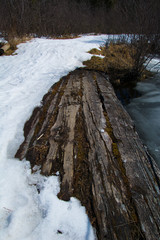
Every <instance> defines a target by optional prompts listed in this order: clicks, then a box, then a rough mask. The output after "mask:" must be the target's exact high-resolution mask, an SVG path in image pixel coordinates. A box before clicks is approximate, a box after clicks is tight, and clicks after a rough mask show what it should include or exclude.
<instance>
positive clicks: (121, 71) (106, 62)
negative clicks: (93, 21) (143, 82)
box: [83, 42, 148, 84]
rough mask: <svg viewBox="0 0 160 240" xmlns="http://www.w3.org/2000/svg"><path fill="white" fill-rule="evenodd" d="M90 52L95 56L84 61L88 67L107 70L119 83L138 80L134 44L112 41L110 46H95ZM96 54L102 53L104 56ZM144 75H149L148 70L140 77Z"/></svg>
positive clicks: (111, 78)
mask: <svg viewBox="0 0 160 240" xmlns="http://www.w3.org/2000/svg"><path fill="white" fill-rule="evenodd" d="M89 53H90V54H93V55H94V56H92V58H91V59H90V60H88V61H85V62H83V64H84V65H85V66H86V68H87V69H92V70H97V71H102V72H105V73H107V74H108V75H109V76H110V80H111V81H113V82H114V83H118V84H119V83H120V82H121V81H125V82H126V81H128V80H137V79H136V78H137V76H138V75H136V74H137V72H136V71H135V61H136V58H135V56H136V49H135V47H134V46H132V45H130V44H125V43H112V42H111V43H110V44H109V46H108V47H101V48H100V49H95V48H94V49H92V50H90V51H89ZM95 55H102V56H104V58H101V57H99V56H95ZM144 76H145V77H146V76H148V72H147V71H144V72H143V73H142V74H141V75H140V77H139V76H138V77H139V78H140V79H142V78H144Z"/></svg>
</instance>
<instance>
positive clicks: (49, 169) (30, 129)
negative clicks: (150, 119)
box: [16, 70, 160, 240]
mask: <svg viewBox="0 0 160 240" xmlns="http://www.w3.org/2000/svg"><path fill="white" fill-rule="evenodd" d="M24 136H25V141H24V142H23V143H22V145H21V146H20V148H19V150H18V151H17V154H16V157H18V158H20V159H23V158H26V159H28V160H29V161H30V162H31V166H32V167H34V166H35V165H39V166H41V172H42V174H44V175H51V174H56V172H57V171H58V172H59V174H60V180H61V190H60V193H59V194H58V197H59V198H60V199H63V200H65V201H68V200H69V199H70V197H71V196H74V197H77V198H78V199H79V200H80V201H81V203H82V204H83V205H84V206H85V207H86V211H87V214H88V216H89V218H90V221H91V223H92V225H93V227H94V228H95V229H96V234H97V238H98V239H101V240H105V239H106V240H112V239H114V240H133V239H134V240H138V239H139V240H140V239H147V240H158V239H160V191H159V184H158V182H157V181H158V176H159V174H160V172H159V170H158V168H157V167H156V164H155V163H154V160H152V159H151V158H150V157H149V155H148V154H147V153H146V151H145V149H144V147H143V145H142V143H141V141H140V139H139V137H138V134H137V133H136V131H135V128H134V124H133V122H132V120H131V118H130V117H129V115H128V113H127V112H126V111H125V110H124V108H123V107H122V105H121V104H120V102H119V101H118V99H117V97H116V95H115V93H114V90H113V88H112V86H111V84H110V82H109V81H108V79H107V77H106V76H104V75H103V74H101V73H97V72H94V71H87V70H76V71H74V72H72V73H70V74H69V75H68V76H66V77H64V78H62V79H61V80H60V81H59V82H58V83H56V84H55V85H53V87H52V88H51V89H50V91H49V92H48V93H47V94H46V95H45V96H44V98H43V100H42V106H41V107H38V108H36V109H35V110H34V111H33V114H32V116H31V118H30V119H29V121H28V122H27V123H26V124H25V127H24ZM151 161H152V165H151ZM153 167H154V168H153Z"/></svg>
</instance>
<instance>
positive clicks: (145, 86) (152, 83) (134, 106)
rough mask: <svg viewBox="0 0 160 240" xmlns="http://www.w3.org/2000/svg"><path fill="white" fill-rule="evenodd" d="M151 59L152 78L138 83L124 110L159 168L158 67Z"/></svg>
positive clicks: (159, 80)
mask: <svg viewBox="0 0 160 240" xmlns="http://www.w3.org/2000/svg"><path fill="white" fill-rule="evenodd" d="M158 61H159V59H153V60H152V61H151V63H150V65H149V67H148V68H149V69H150V68H151V70H152V71H153V72H155V74H154V76H153V77H151V78H148V79H146V80H145V81H143V82H138V83H137V84H136V87H135V88H134V89H132V98H131V99H130V102H129V103H128V104H127V105H126V109H127V111H128V112H129V114H130V116H131V117H132V119H133V120H134V122H135V127H136V130H137V132H138V134H139V136H140V138H141V139H142V142H143V143H144V145H146V146H147V148H148V151H149V153H150V154H151V155H152V157H153V158H154V159H155V161H156V162H157V165H158V166H159V168H160V72H159V71H160V65H158V64H157V63H158Z"/></svg>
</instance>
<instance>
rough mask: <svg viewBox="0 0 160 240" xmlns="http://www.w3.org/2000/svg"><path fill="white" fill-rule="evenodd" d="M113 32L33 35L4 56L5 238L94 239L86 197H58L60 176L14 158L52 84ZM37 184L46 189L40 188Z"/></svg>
mask: <svg viewBox="0 0 160 240" xmlns="http://www.w3.org/2000/svg"><path fill="white" fill-rule="evenodd" d="M106 39H107V36H105V35H98V36H82V37H81V38H77V39H71V40H51V39H50V40H49V39H38V38H37V39H33V40H31V41H30V42H27V43H25V44H24V43H23V44H20V45H19V47H18V50H17V55H14V56H3V57H0V240H48V239H54V240H75V239H76V240H92V239H94V232H93V229H92V227H91V224H90V222H89V219H88V217H87V215H86V213H85V208H84V207H82V206H81V204H80V202H79V201H78V200H77V199H75V198H71V200H70V201H69V202H64V201H62V200H59V199H58V198H57V193H58V192H59V179H58V176H50V177H48V178H46V177H44V176H41V175H40V173H39V170H37V171H36V173H35V174H31V169H30V164H29V162H27V161H26V160H23V161H19V160H18V159H15V158H14V154H15V153H16V150H17V148H18V146H19V145H20V144H21V143H22V141H23V126H24V123H25V122H26V120H27V119H28V118H29V117H30V115H31V113H32V110H33V109H34V107H35V106H36V105H40V101H41V99H42V97H43V95H44V94H45V93H46V92H47V91H48V89H49V88H50V87H51V86H52V85H53V84H54V83H55V82H57V81H58V80H59V79H60V78H61V77H62V76H64V75H66V74H67V73H68V72H69V71H71V70H74V69H75V68H77V67H81V66H82V61H84V60H87V59H89V58H90V57H91V55H90V54H88V53H87V51H89V50H90V49H92V48H96V47H99V46H100V45H102V44H103V43H105V40H106ZM37 189H39V190H40V193H38V191H37Z"/></svg>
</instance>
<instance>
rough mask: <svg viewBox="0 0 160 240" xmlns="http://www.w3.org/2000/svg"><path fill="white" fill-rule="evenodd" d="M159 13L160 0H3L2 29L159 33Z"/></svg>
mask: <svg viewBox="0 0 160 240" xmlns="http://www.w3.org/2000/svg"><path fill="white" fill-rule="evenodd" d="M159 12H160V1H159V0H0V32H2V33H3V34H6V35H7V36H11V37H12V36H22V35H25V34H36V36H60V35H67V34H75V35H76V34H82V33H107V34H110V33H111V34H115V33H116V34H117V33H118V34H119V33H128V34H129V33H134V34H137V33H138V34H139V33H140V34H142V33H143V34H144V33H145V34H158V33H159V29H160V14H159Z"/></svg>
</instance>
